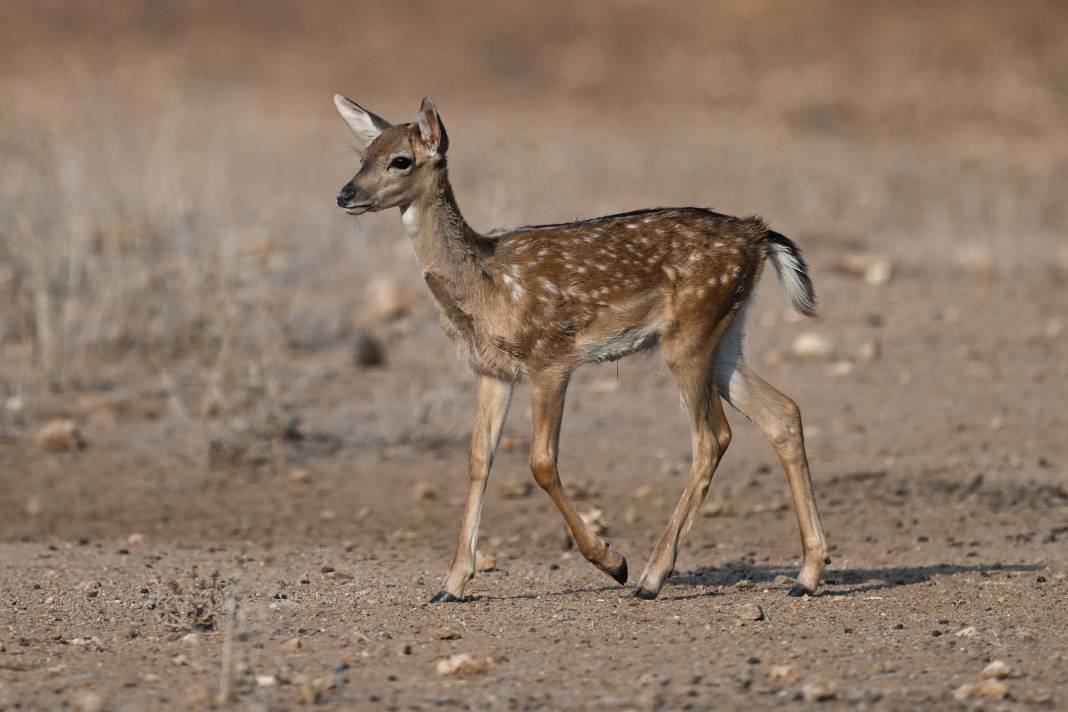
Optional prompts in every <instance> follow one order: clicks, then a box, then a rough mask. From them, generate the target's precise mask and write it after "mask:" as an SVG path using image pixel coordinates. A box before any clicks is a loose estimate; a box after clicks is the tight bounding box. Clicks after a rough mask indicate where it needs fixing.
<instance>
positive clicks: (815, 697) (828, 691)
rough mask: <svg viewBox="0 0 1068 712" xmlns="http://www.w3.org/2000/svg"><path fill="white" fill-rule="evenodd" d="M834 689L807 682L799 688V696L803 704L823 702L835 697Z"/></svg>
mask: <svg viewBox="0 0 1068 712" xmlns="http://www.w3.org/2000/svg"><path fill="white" fill-rule="evenodd" d="M835 694H836V693H835V691H834V688H832V687H831V686H829V685H824V684H822V683H819V682H808V683H805V684H804V685H802V686H801V696H802V697H803V698H805V702H808V703H812V702H825V701H826V700H833V699H834V697H835Z"/></svg>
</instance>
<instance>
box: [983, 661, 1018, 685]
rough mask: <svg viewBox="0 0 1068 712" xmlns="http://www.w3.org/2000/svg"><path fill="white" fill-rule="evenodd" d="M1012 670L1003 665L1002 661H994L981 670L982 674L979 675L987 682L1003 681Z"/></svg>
mask: <svg viewBox="0 0 1068 712" xmlns="http://www.w3.org/2000/svg"><path fill="white" fill-rule="evenodd" d="M1010 672H1012V670H1010V669H1009V666H1008V665H1007V664H1006V663H1005V661H1004V660H995V661H994V662H992V663H990V664H989V665H987V666H986V667H985V668H983V672H982V673H980V675H981V676H982V677H983V678H984V679H987V680H1003V679H1005V678H1006V677H1008V676H1009V673H1010Z"/></svg>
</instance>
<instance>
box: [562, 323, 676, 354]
mask: <svg viewBox="0 0 1068 712" xmlns="http://www.w3.org/2000/svg"><path fill="white" fill-rule="evenodd" d="M661 332H662V326H661V325H660V324H643V325H642V326H635V327H631V328H629V329H623V330H622V331H619V332H616V333H615V334H612V335H611V336H608V337H606V338H602V339H597V340H595V341H591V342H589V343H586V344H578V346H579V347H580V348H581V350H582V354H583V359H584V360H585V361H588V362H591V363H603V362H605V361H615V360H616V359H621V358H623V357H624V356H627V355H628V354H632V353H635V352H637V351H644V350H645V349H650V348H652V347H654V346H656V344H657V342H658V340H659V339H660V334H661Z"/></svg>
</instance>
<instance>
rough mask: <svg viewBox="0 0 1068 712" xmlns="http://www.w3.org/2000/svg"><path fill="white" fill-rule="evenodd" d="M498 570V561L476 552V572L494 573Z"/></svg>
mask: <svg viewBox="0 0 1068 712" xmlns="http://www.w3.org/2000/svg"><path fill="white" fill-rule="evenodd" d="M496 568H497V559H495V558H494V557H492V556H490V555H489V554H483V553H482V552H481V551H476V552H475V571H481V572H483V573H484V572H486V571H493V570H494V569H496Z"/></svg>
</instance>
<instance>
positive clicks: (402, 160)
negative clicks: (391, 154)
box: [389, 156, 412, 171]
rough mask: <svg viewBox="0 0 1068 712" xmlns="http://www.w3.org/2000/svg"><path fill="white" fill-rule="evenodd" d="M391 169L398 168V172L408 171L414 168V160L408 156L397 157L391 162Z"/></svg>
mask: <svg viewBox="0 0 1068 712" xmlns="http://www.w3.org/2000/svg"><path fill="white" fill-rule="evenodd" d="M389 167H390V168H396V169H397V170H398V171H406V170H408V169H409V168H411V167H412V159H410V158H408V157H407V156H397V157H396V158H394V159H393V160H392V161H390V162H389Z"/></svg>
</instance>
